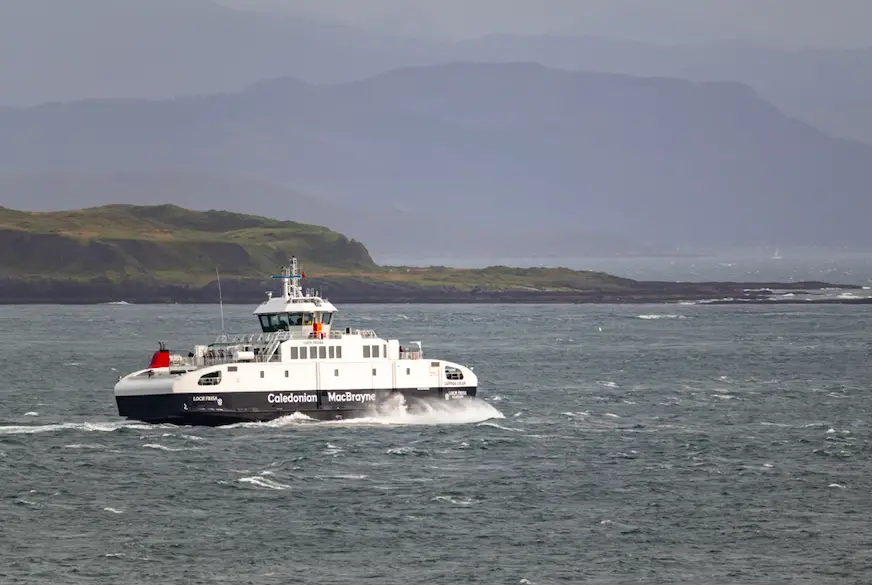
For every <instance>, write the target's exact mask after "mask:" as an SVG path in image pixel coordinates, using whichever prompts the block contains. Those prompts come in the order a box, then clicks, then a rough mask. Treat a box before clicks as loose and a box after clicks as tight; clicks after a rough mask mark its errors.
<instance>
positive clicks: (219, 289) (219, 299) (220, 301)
mask: <svg viewBox="0 0 872 585" xmlns="http://www.w3.org/2000/svg"><path fill="white" fill-rule="evenodd" d="M215 276H216V277H217V278H218V303H219V304H220V305H221V334H222V335H223V334H224V297H223V295H222V294H221V275H220V274H218V267H217V266H216V267H215Z"/></svg>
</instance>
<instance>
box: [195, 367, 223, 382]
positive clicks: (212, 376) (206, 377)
mask: <svg viewBox="0 0 872 585" xmlns="http://www.w3.org/2000/svg"><path fill="white" fill-rule="evenodd" d="M220 383H221V371H220V370H219V371H216V372H209V373H208V374H203V375H202V376H200V379H199V380H197V384H199V385H200V386H217V385H218V384H220Z"/></svg>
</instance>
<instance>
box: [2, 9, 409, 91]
mask: <svg viewBox="0 0 872 585" xmlns="http://www.w3.org/2000/svg"><path fill="white" fill-rule="evenodd" d="M424 47H426V44H425V43H421V42H419V41H412V40H406V39H402V38H399V37H389V36H385V35H377V34H372V33H367V32H363V31H360V30H357V29H354V28H352V27H348V26H343V25H339V24H333V23H328V22H325V21H321V20H316V19H312V18H305V17H302V16H290V15H288V16H284V15H277V14H266V13H257V12H249V11H240V10H233V9H231V8H228V7H225V6H220V5H218V4H216V3H214V2H211V1H210V0H76V1H75V2H68V1H62V2H58V1H57V0H4V1H3V2H0V104H7V105H29V104H34V103H39V102H44V101H64V100H69V99H81V98H86V97H131V98H157V97H171V96H174V95H181V94H197V93H214V92H221V91H238V90H239V88H241V87H243V86H245V85H248V84H250V83H253V82H255V81H258V80H260V79H264V78H269V77H277V76H288V75H290V76H296V77H300V78H303V79H307V80H309V81H312V82H322V81H340V80H346V79H353V78H357V77H363V76H367V75H371V74H374V73H377V72H380V71H384V70H385V69H387V68H392V67H395V66H398V65H404V64H408V63H409V62H410V61H411V62H415V58H416V55H417V53H418V52H420V51H421V50H422V49H423V48H424Z"/></svg>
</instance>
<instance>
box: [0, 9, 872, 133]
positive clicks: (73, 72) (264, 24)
mask: <svg viewBox="0 0 872 585" xmlns="http://www.w3.org/2000/svg"><path fill="white" fill-rule="evenodd" d="M280 4H281V3H280V2H279V3H275V4H266V5H264V6H267V7H269V6H272V7H273V8H272V10H273V11H272V12H259V11H254V10H241V9H234V8H232V7H228V6H225V5H220V4H217V3H215V2H212V1H210V0H77V1H76V2H57V1H56V0H5V1H4V2H0V56H2V57H0V104H7V105H32V104H36V103H40V102H45V101H64V100H71V99H80V98H85V97H102V98H111V97H126V98H166V97H172V96H177V95H185V94H207V93H216V92H235V91H239V89H240V88H242V87H244V86H246V85H249V84H251V83H255V82H258V81H260V80H262V79H267V78H275V77H294V78H298V79H302V80H305V81H307V82H310V83H322V82H342V81H350V80H354V79H361V78H365V77H368V76H371V75H374V74H377V73H382V72H386V71H388V70H392V69H395V68H397V67H401V66H409V65H426V64H431V65H432V64H439V63H445V62H448V61H490V62H515V61H523V62H537V63H541V64H543V65H546V66H548V67H556V68H564V69H573V70H581V71H601V72H610V73H624V74H628V75H640V76H663V77H679V78H686V79H690V80H694V81H737V82H742V83H746V84H748V85H750V86H751V87H753V88H754V89H755V90H757V91H758V92H759V93H760V94H761V95H762V96H763V97H764V98H765V99H767V100H769V101H772V102H773V103H774V104H775V105H776V106H778V107H779V108H780V109H782V110H783V111H785V112H787V113H789V114H792V115H795V116H799V117H800V118H802V119H804V120H806V121H811V122H813V123H816V124H819V125H820V126H821V127H822V129H824V130H827V131H831V132H835V133H838V134H839V135H843V136H849V137H854V138H862V139H868V140H869V141H872V134H869V133H867V132H866V131H865V130H856V128H858V127H859V128H866V127H867V126H868V125H869V124H870V122H869V119H868V116H867V115H866V113H865V112H863V111H860V110H856V109H851V106H852V105H853V104H857V103H861V102H865V101H872V76H870V75H868V73H869V71H872V49H867V50H812V49H806V50H785V49H779V48H776V47H770V46H763V45H754V44H749V43H725V42H721V43H708V44H706V43H704V42H703V40H704V39H705V38H707V37H706V35H705V34H703V35H702V36H701V37H699V38H695V37H693V34H692V33H693V32H694V31H695V30H697V29H699V30H701V29H702V28H704V25H703V22H704V20H705V19H704V18H702V17H703V16H704V15H700V14H698V11H694V10H691V9H690V8H689V7H687V6H685V7H683V8H681V9H680V10H672V11H670V10H668V9H666V8H664V7H661V6H658V7H650V6H646V5H645V4H644V3H642V4H640V3H639V2H638V1H636V2H634V3H630V4H627V3H624V4H620V5H613V4H614V3H610V4H609V5H608V6H605V5H603V6H600V8H599V9H597V10H594V9H593V8H590V7H589V8H587V9H585V10H584V11H582V12H583V13H584V14H585V15H586V17H585V19H583V20H582V21H579V22H576V23H574V24H573V23H572V22H570V20H571V18H569V17H567V18H568V20H567V21H566V22H567V26H569V25H572V26H569V28H570V29H578V27H579V26H581V25H584V26H582V27H581V29H583V30H598V31H605V32H607V33H609V31H611V32H610V33H609V34H622V35H624V36H625V37H630V38H654V37H656V38H663V37H666V38H670V39H672V41H671V42H673V43H680V42H681V41H685V42H690V41H695V42H699V43H700V44H698V45H688V44H676V45H671V46H670V45H659V44H653V43H651V42H645V43H642V42H638V41H616V40H609V39H604V38H601V37H596V36H578V35H576V36H572V35H569V36H554V35H550V36H549V35H527V36H520V35H490V36H485V37H483V38H479V39H475V40H472V41H464V42H459V43H447V42H436V41H421V40H413V39H408V38H403V37H399V36H391V35H387V34H378V33H372V32H365V31H363V30H360V29H357V28H353V27H351V26H347V25H342V24H336V23H334V22H330V21H326V20H318V19H315V18H313V17H310V16H305V15H304V14H303V13H302V12H301V10H300V8H303V9H308V11H309V12H310V13H318V14H322V15H327V16H331V17H333V18H342V17H343V15H345V16H346V17H347V18H346V20H348V21H349V22H355V23H361V24H367V23H369V24H370V25H371V24H372V22H371V19H377V20H378V19H383V20H384V19H386V21H389V22H388V23H387V24H390V26H388V27H387V28H390V29H391V30H395V29H396V27H397V26H398V25H397V22H399V21H408V22H411V21H415V22H416V23H418V24H422V25H423V23H425V22H426V20H427V19H438V18H443V17H444V18H448V17H449V16H450V15H451V14H454V15H455V16H456V14H457V13H458V11H459V10H460V9H461V8H464V7H465V6H466V3H464V4H463V5H461V4H460V3H459V2H457V3H455V5H454V6H453V8H451V7H448V6H445V5H439V6H435V5H428V6H429V8H428V7H425V6H422V5H413V4H410V3H404V2H392V3H383V6H382V9H381V11H380V12H379V11H378V10H375V9H374V8H369V9H367V10H366V11H364V12H365V14H357V13H355V11H353V10H351V11H349V9H348V8H347V2H346V3H340V2H334V3H333V4H328V3H324V2H319V3H314V4H313V3H302V4H301V3H292V4H291V5H292V6H294V7H296V8H297V9H296V10H287V11H277V10H276V9H275V6H278V5H280ZM570 4H571V3H569V2H566V3H564V5H563V6H562V7H561V11H562V12H563V13H565V14H567V15H569V14H576V13H578V14H581V12H579V11H578V10H575V9H573V8H572V6H570ZM479 5H480V6H484V4H482V2H481V1H480V2H479ZM236 6H237V7H238V8H241V7H243V6H248V7H251V6H252V5H251V4H250V3H248V2H237V3H236ZM343 7H344V8H343ZM854 9H855V10H856V8H854ZM519 10H521V9H520V8H518V9H517V10H516V11H515V13H513V14H511V15H507V14H505V12H506V11H502V12H500V11H498V10H496V9H494V10H492V11H491V12H492V14H491V16H490V17H489V22H492V23H493V26H497V25H498V24H499V23H500V22H501V19H508V20H506V21H505V22H504V23H503V25H504V26H503V28H508V29H511V28H516V27H513V26H510V24H511V23H510V22H509V21H512V22H515V23H516V24H517V22H518V21H519V19H520V18H521V16H520V14H521V13H520V12H518V11H519ZM523 10H526V11H527V13H528V14H527V16H526V17H525V18H524V21H525V22H527V25H528V26H529V27H530V28H532V29H536V28H537V26H536V25H535V22H536V21H535V19H536V18H539V17H542V18H546V19H553V13H549V14H550V15H549V14H543V13H542V10H541V9H540V8H539V7H538V5H535V4H534V3H529V5H526V8H523ZM355 15H356V16H355ZM537 15H538V16H537ZM682 15H684V16H682ZM364 16H365V17H366V18H364ZM701 19H702V20H701ZM446 22H447V21H446ZM446 22H443V23H442V24H443V25H446ZM616 23H624V24H621V25H620V26H618V24H616ZM627 23H635V24H633V26H635V27H637V28H638V30H635V32H634V30H633V27H630V28H627V26H628V24H627ZM576 25H578V26H576ZM433 26H436V24H434V25H433ZM539 28H541V27H539ZM408 30H412V29H408ZM579 30H580V29H579ZM658 30H659V31H660V33H658V34H656V35H654V36H653V37H652V34H653V32H655V31H658ZM615 31H618V32H615ZM643 33H646V34H643ZM709 36H710V35H709ZM837 112H856V113H849V114H840V115H834V113H837ZM855 116H856V117H855Z"/></svg>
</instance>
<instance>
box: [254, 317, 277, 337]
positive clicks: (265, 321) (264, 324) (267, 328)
mask: <svg viewBox="0 0 872 585" xmlns="http://www.w3.org/2000/svg"><path fill="white" fill-rule="evenodd" d="M258 318H259V319H260V328H261V329H263V331H264V333H272V332H273V331H275V329H273V328H272V326H271V325H270V323H269V315H260V316H259V317H258Z"/></svg>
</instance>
